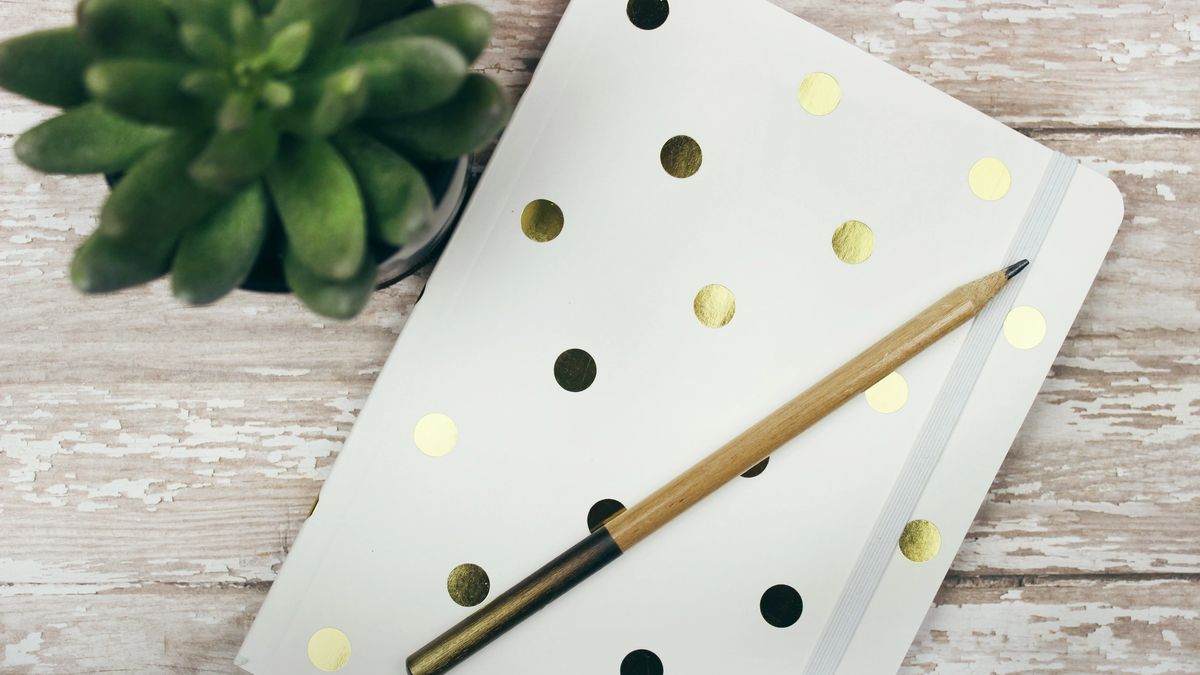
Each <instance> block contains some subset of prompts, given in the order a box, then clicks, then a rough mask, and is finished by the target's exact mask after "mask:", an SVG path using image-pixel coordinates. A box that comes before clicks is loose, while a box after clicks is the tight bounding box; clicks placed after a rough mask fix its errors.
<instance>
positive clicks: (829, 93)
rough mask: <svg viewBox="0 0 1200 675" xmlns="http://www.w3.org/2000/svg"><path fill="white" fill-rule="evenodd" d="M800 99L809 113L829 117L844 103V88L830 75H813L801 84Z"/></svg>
mask: <svg viewBox="0 0 1200 675" xmlns="http://www.w3.org/2000/svg"><path fill="white" fill-rule="evenodd" d="M799 98H800V105H801V106H803V107H804V109H805V110H807V111H808V112H810V113H812V114H814V115H818V116H823V115H828V114H829V113H831V112H833V111H834V109H836V108H837V107H838V104H839V103H841V102H842V86H841V85H840V84H838V81H837V80H836V79H835V78H834V77H833V76H832V75H830V74H829V73H812V74H811V75H809V76H808V77H806V78H804V81H803V82H801V83H800V94H799Z"/></svg>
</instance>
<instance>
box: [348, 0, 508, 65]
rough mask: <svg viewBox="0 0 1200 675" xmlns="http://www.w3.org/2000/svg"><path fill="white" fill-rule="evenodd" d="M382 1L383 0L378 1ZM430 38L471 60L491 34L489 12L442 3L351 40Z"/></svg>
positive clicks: (465, 5)
mask: <svg viewBox="0 0 1200 675" xmlns="http://www.w3.org/2000/svg"><path fill="white" fill-rule="evenodd" d="M380 1H383V0H380ZM418 35H419V36H425V37H433V38H437V39H439V40H442V41H444V42H447V43H449V44H451V45H453V46H454V47H455V49H457V50H458V51H459V53H460V54H462V55H463V58H465V59H466V60H467V62H468V63H471V62H473V61H474V60H475V59H476V58H478V57H479V55H480V54H482V53H483V50H484V48H486V47H487V43H488V40H489V39H490V38H491V35H492V15H491V14H490V13H488V11H487V10H485V9H483V8H482V7H477V6H476V5H471V4H465V3H464V4H456V5H446V6H445V7H435V8H433V9H426V10H423V11H420V12H413V13H412V14H409V15H408V16H406V17H404V18H402V19H397V20H396V21H392V22H391V23H386V24H384V25H382V26H379V27H378V28H376V29H374V30H372V31H370V32H367V33H364V34H363V35H361V36H359V37H358V38H355V42H357V43H361V42H372V41H376V40H394V39H396V38H402V37H412V36H418Z"/></svg>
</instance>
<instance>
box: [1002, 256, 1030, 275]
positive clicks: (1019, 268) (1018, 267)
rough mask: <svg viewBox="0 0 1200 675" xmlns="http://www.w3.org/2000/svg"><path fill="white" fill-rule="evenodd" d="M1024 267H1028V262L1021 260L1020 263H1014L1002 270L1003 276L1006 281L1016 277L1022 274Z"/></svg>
mask: <svg viewBox="0 0 1200 675" xmlns="http://www.w3.org/2000/svg"><path fill="white" fill-rule="evenodd" d="M1026 267H1029V261H1028V260H1022V261H1020V262H1015V263H1013V264H1011V265H1009V266H1008V267H1006V268H1004V276H1005V278H1007V279H1011V278H1013V277H1015V276H1017V275H1018V274H1020V273H1021V272H1023V271H1024V270H1025V268H1026Z"/></svg>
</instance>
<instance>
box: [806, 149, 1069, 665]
mask: <svg viewBox="0 0 1200 675" xmlns="http://www.w3.org/2000/svg"><path fill="white" fill-rule="evenodd" d="M1076 166H1077V164H1076V162H1075V161H1074V160H1072V159H1071V158H1069V157H1067V156H1066V155H1063V154H1061V153H1054V156H1053V157H1052V158H1051V159H1050V163H1049V165H1048V166H1047V167H1046V172H1045V174H1044V175H1043V176H1042V182H1041V185H1039V186H1038V190H1037V193H1036V194H1035V195H1034V197H1033V201H1032V202H1030V205H1029V209H1028V210H1027V211H1026V213H1025V218H1024V220H1023V221H1022V222H1021V227H1020V229H1018V230H1017V234H1016V236H1015V237H1014V238H1013V241H1012V244H1011V245H1010V247H1009V250H1008V253H1007V254H1006V255H1005V257H1004V259H1003V260H1002V261H999V262H1000V264H1001V265H1008V264H1011V263H1013V262H1016V261H1018V260H1022V259H1028V260H1030V261H1031V262H1033V261H1035V259H1036V258H1037V254H1038V251H1040V250H1041V247H1042V243H1043V242H1044V241H1045V240H1046V234H1047V233H1048V232H1049V231H1050V226H1051V224H1053V222H1054V218H1055V216H1056V215H1057V214H1058V210H1059V208H1060V207H1061V206H1062V202H1063V199H1064V198H1065V197H1066V195H1067V188H1068V187H1069V186H1070V184H1071V179H1072V178H1073V177H1074V176H1075V169H1076ZM997 266H998V267H999V266H1000V265H997ZM1032 269H1035V270H1036V266H1035V267H1033V268H1032ZM1027 276H1028V275H1019V276H1017V277H1015V278H1014V279H1013V280H1012V282H1010V283H1009V284H1008V286H1006V287H1005V288H1004V290H1003V291H1001V293H1000V294H999V295H998V296H997V297H996V298H994V299H993V300H992V302H991V303H989V304H988V306H987V307H986V308H984V310H983V311H982V312H980V313H979V315H978V316H976V317H975V319H974V320H972V322H971V327H970V329H969V332H968V333H967V340H966V343H965V344H964V345H963V347H962V350H961V351H959V353H958V356H957V357H956V358H955V360H954V365H953V366H952V367H951V369H950V374H949V375H947V376H946V380H945V382H943V383H942V388H941V390H940V391H939V392H938V396H937V399H936V400H935V401H934V404H933V410H932V411H931V412H930V413H929V417H927V418H926V419H925V424H924V426H922V427H921V431H920V433H919V434H918V435H917V439H916V441H915V442H914V443H913V447H912V450H911V451H910V453H909V456H908V460H907V461H906V462H905V464H904V467H903V468H902V469H901V470H900V476H899V477H898V478H897V480H896V482H895V483H894V484H893V486H892V492H891V494H890V495H889V496H888V499H887V502H885V503H884V506H883V510H882V511H881V512H880V514H879V519H878V520H877V521H876V522H875V527H874V529H872V531H871V536H870V538H868V539H867V543H866V545H865V546H864V547H863V550H862V553H860V554H859V558H858V562H857V563H855V565H854V570H853V571H852V572H851V573H850V578H849V580H848V581H847V582H846V586H845V587H844V588H843V589H842V593H841V596H840V597H839V598H838V602H837V605H836V606H835V607H834V610H833V614H832V615H831V616H830V619H829V622H828V623H826V624H825V629H824V631H823V632H822V633H821V639H820V640H819V641H818V642H817V648H816V649H815V650H814V651H813V654H812V656H811V657H810V658H809V660H808V665H807V666H806V667H805V669H804V673H805V675H832V674H833V673H834V672H836V671H837V668H838V665H839V664H840V663H841V661H842V657H843V656H844V655H845V653H846V649H847V648H848V647H849V646H850V641H851V639H853V637H854V633H855V631H856V630H857V629H858V626H859V624H860V623H862V619H863V615H864V614H865V613H866V611H867V606H868V605H869V604H870V602H871V598H872V597H873V596H874V595H875V591H876V589H877V588H878V587H879V583H880V581H881V580H882V579H883V574H884V571H885V570H886V569H887V566H888V563H889V562H891V560H892V559H893V557H894V556H895V551H896V546H897V543H896V542H897V541H898V539H899V537H900V533H901V531H902V530H903V529H904V526H905V525H906V524H907V523H908V521H909V519H910V518H911V517H912V515H913V512H914V511H915V509H916V507H917V502H918V500H920V498H921V494H922V492H924V490H925V486H926V485H928V483H929V479H930V477H931V476H932V475H933V470H934V468H935V467H936V466H937V463H938V460H940V459H941V457H942V451H943V450H944V449H945V447H946V443H947V442H948V441H949V440H950V435H951V433H953V431H954V427H955V425H956V424H958V419H959V417H960V416H961V415H962V412H963V409H964V408H965V407H966V405H967V399H968V398H970V395H971V390H972V389H974V387H975V382H976V381H978V379H979V375H980V373H981V372H982V371H983V366H984V363H985V362H986V361H987V357H988V355H989V354H991V352H992V347H993V346H994V345H995V344H996V339H997V337H998V336H999V334H1000V330H1001V327H1002V326H1003V325H1004V319H1005V317H1007V316H1008V313H1009V311H1010V310H1012V307H1013V304H1014V303H1015V301H1016V297H1017V293H1018V292H1019V291H1020V289H1021V286H1022V282H1023V280H1024V279H1025V278H1026V277H1027Z"/></svg>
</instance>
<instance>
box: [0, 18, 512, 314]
mask: <svg viewBox="0 0 1200 675" xmlns="http://www.w3.org/2000/svg"><path fill="white" fill-rule="evenodd" d="M491 27H492V20H491V16H490V15H489V14H488V13H487V12H486V11H484V10H483V9H480V8H478V7H476V6H473V5H465V4H459V5H447V6H444V7H433V6H432V3H431V2H429V1H428V0H83V1H82V2H81V3H80V4H79V6H78V11H77V22H76V25H75V26H73V27H65V28H60V29H55V30H47V31H41V32H36V33H31V34H28V35H23V36H20V37H17V38H14V39H11V40H9V41H7V42H4V43H0V87H3V88H6V89H8V90H10V91H12V92H14V93H17V94H21V95H23V96H26V97H28V98H31V99H33V100H35V101H40V102H42V103H48V104H51V105H54V106H58V107H61V108H64V109H65V110H64V112H63V113H62V114H61V115H59V116H58V117H55V118H53V119H51V120H49V121H47V122H45V123H43V124H41V125H40V126H37V127H35V128H33V129H31V130H30V131H28V132H26V133H25V134H24V135H23V136H21V138H20V139H19V140H18V141H17V144H16V147H15V151H16V154H17V157H18V158H19V159H20V160H21V161H22V162H24V163H25V164H27V165H28V166H30V167H32V168H34V169H37V170H40V171H44V172H49V173H65V174H87V173H102V174H105V175H106V176H108V177H109V178H110V182H111V183H112V185H113V188H112V193H111V194H110V195H109V197H108V199H107V201H106V202H105V204H104V206H103V208H102V209H101V212H100V219H99V225H98V227H97V229H96V232H95V233H94V234H92V236H91V237H90V238H89V239H88V240H87V241H86V242H84V244H83V245H82V246H80V248H79V249H78V250H77V251H76V254H75V258H74V260H73V261H72V263H71V279H72V282H73V283H74V284H75V286H76V287H78V288H79V289H80V290H82V291H84V292H87V293H104V292H109V291H115V290H119V289H122V288H127V287H130V286H134V285H137V284H142V283H145V282H148V281H151V280H153V279H157V278H159V277H161V276H163V275H165V274H167V273H168V272H170V273H171V282H172V288H173V291H174V293H175V295H176V296H177V297H178V298H180V299H181V300H183V301H184V302H187V303H191V304H204V303H209V302H213V301H215V300H217V299H219V298H221V297H222V296H224V295H225V294H227V293H229V292H230V291H232V290H233V289H235V288H237V287H239V286H246V287H255V288H265V287H271V286H276V285H277V286H279V287H280V288H286V289H290V290H291V291H292V292H293V293H295V295H296V296H297V297H298V298H299V299H300V300H301V301H302V302H304V303H305V304H306V305H307V306H308V307H309V308H310V309H312V310H313V311H315V312H317V313H319V314H322V315H325V316H330V317H335V318H349V317H352V316H354V315H355V314H357V313H358V312H359V311H360V310H361V309H362V307H363V306H364V305H365V304H366V301H367V299H368V297H369V295H370V293H371V291H372V290H373V288H374V286H375V278H376V266H377V261H378V260H380V259H382V258H384V257H386V256H388V255H390V254H391V253H392V252H394V251H395V250H396V249H397V248H398V247H400V246H403V245H404V244H405V243H406V242H407V241H410V240H411V238H412V237H413V236H414V234H416V233H418V232H421V231H422V230H423V228H425V227H427V226H428V225H429V222H430V219H431V216H432V211H433V202H434V197H433V195H432V193H431V190H430V180H428V179H429V178H430V177H432V176H434V175H436V174H437V172H438V169H439V167H440V168H443V169H444V167H445V163H446V162H450V161H453V160H455V159H457V158H458V157H460V156H462V155H464V154H467V153H469V152H471V151H473V150H474V149H476V148H478V147H480V146H481V145H483V144H485V143H487V142H488V141H490V140H491V139H492V137H493V136H495V134H496V133H497V132H498V131H499V130H500V128H501V127H502V126H503V125H504V123H505V121H506V120H507V118H508V114H509V111H510V108H509V104H508V102H507V100H506V99H505V96H504V94H503V92H502V90H501V89H500V87H499V86H498V85H497V84H496V83H495V82H494V81H493V80H491V79H490V78H488V77H485V76H483V75H480V74H474V73H469V72H468V70H467V68H468V65H469V64H470V63H471V62H472V61H474V60H475V58H476V57H477V56H478V55H479V54H480V52H482V51H483V48H484V46H485V45H486V43H487V40H488V37H489V35H490V33H491Z"/></svg>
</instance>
